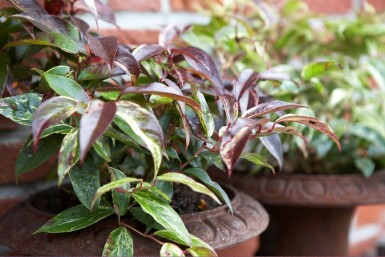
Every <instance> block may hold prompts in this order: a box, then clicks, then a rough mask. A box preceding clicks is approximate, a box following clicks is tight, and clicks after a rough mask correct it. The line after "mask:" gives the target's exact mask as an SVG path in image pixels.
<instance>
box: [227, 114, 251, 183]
mask: <svg viewBox="0 0 385 257" xmlns="http://www.w3.org/2000/svg"><path fill="white" fill-rule="evenodd" d="M254 126H255V121H253V120H252V119H248V118H239V119H237V120H236V121H235V122H234V123H233V124H232V126H231V127H230V128H229V129H228V130H227V131H226V132H225V134H224V135H223V138H222V143H221V148H220V154H221V157H222V160H223V161H224V163H225V164H226V167H227V170H228V175H229V176H231V173H232V171H233V168H234V165H235V163H236V162H237V161H238V159H239V157H240V155H241V153H242V151H243V149H244V148H245V146H246V143H247V141H248V140H249V137H250V136H251V133H252V131H251V128H252V127H254Z"/></svg>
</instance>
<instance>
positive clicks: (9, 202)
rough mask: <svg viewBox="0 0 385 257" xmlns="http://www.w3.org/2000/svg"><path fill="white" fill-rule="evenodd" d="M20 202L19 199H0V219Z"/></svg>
mask: <svg viewBox="0 0 385 257" xmlns="http://www.w3.org/2000/svg"><path fill="white" fill-rule="evenodd" d="M20 201H21V199H19V198H12V199H0V218H1V217H2V216H3V215H4V214H5V213H6V212H7V211H9V210H10V209H11V208H12V207H13V206H15V205H16V204H18V203H19V202H20Z"/></svg>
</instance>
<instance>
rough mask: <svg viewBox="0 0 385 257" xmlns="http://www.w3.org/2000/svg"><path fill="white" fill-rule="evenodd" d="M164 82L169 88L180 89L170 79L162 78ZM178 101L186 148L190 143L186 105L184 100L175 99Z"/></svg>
mask: <svg viewBox="0 0 385 257" xmlns="http://www.w3.org/2000/svg"><path fill="white" fill-rule="evenodd" d="M164 82H165V83H166V84H167V85H168V86H169V87H171V88H174V89H175V90H177V91H178V90H180V89H179V87H178V86H177V85H176V84H175V83H174V82H173V81H171V80H169V79H164ZM177 102H178V106H179V108H178V111H179V113H180V115H181V118H182V125H183V128H184V132H185V137H186V150H187V148H188V146H189V144H190V131H189V129H188V124H189V122H188V119H187V116H186V105H185V103H184V102H182V101H177Z"/></svg>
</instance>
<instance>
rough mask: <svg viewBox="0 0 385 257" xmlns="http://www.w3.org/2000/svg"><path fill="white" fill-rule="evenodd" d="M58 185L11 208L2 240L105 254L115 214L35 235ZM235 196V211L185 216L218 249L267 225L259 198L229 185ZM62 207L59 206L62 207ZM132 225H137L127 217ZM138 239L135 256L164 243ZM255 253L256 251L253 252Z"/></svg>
mask: <svg viewBox="0 0 385 257" xmlns="http://www.w3.org/2000/svg"><path fill="white" fill-rule="evenodd" d="M55 191H56V192H58V190H57V189H50V191H49V192H46V191H43V192H41V193H39V194H37V195H35V196H33V197H31V198H30V200H28V201H25V202H23V203H21V204H19V205H17V206H16V207H15V208H13V209H12V210H10V211H9V212H8V213H7V214H6V215H5V216H4V217H3V219H2V220H1V221H0V235H6V236H1V238H0V242H1V243H2V244H4V245H6V246H8V247H10V248H12V249H14V250H15V251H17V252H20V253H22V254H29V255H66V256H70V255H88V256H97V255H101V253H102V249H103V245H104V243H105V241H106V238H107V237H108V234H109V233H110V231H111V230H113V229H115V228H116V227H117V221H116V218H110V219H109V218H107V219H104V220H102V221H101V222H98V223H97V224H95V225H92V226H90V227H88V228H86V229H83V230H80V231H77V232H72V233H63V234H46V233H41V234H32V233H33V232H34V231H36V229H38V228H39V227H40V226H42V225H43V224H45V223H46V222H47V221H48V220H49V219H50V218H52V217H53V216H54V214H51V213H49V212H47V211H43V209H42V208H41V207H39V206H40V205H41V197H45V196H47V195H49V194H51V193H50V192H55ZM227 191H228V192H229V196H230V197H231V196H232V205H233V208H234V215H231V213H230V212H229V211H228V209H227V207H226V206H221V207H218V208H215V209H212V210H207V211H202V212H198V213H194V214H187V215H182V219H183V221H184V222H185V224H186V227H187V229H188V231H189V232H190V233H191V234H193V235H196V236H198V237H200V238H201V239H202V240H204V241H206V242H207V243H208V244H210V245H211V246H212V247H213V248H214V249H216V250H222V249H228V248H230V247H232V246H236V245H237V244H239V243H242V242H246V241H249V240H250V239H252V238H255V237H256V236H257V235H259V234H260V233H262V232H263V231H264V230H265V229H266V227H267V224H268V220H269V218H268V215H267V213H266V211H265V210H264V209H263V207H262V206H261V205H260V204H259V203H258V202H257V201H255V200H254V199H252V198H251V197H249V196H247V195H246V194H244V193H241V192H239V191H237V190H235V189H233V188H230V187H229V188H228V189H227ZM55 194H56V195H58V196H57V197H56V198H51V199H50V200H49V202H50V203H55V202H56V201H58V202H60V201H63V199H62V197H60V194H58V193H55ZM58 211H60V210H58ZM125 222H126V223H128V224H130V225H131V226H137V225H138V224H137V223H136V222H135V221H134V220H126V221H125ZM131 234H132V236H133V238H134V254H135V256H138V255H147V256H149V255H150V256H157V255H159V250H160V245H159V244H157V243H155V242H154V241H152V240H149V239H146V238H143V237H141V236H139V235H137V234H136V233H135V232H131ZM248 254H250V255H252V253H248Z"/></svg>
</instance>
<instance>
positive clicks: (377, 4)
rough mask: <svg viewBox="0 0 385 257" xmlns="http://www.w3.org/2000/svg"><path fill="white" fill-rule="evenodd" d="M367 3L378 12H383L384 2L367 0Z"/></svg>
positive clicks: (381, 0) (383, 0)
mask: <svg viewBox="0 0 385 257" xmlns="http://www.w3.org/2000/svg"><path fill="white" fill-rule="evenodd" d="M367 2H368V3H369V4H371V5H373V6H374V8H376V9H377V10H379V11H382V10H385V0H367Z"/></svg>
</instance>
